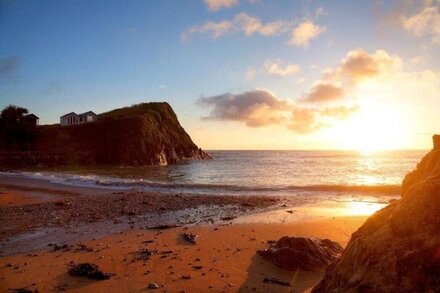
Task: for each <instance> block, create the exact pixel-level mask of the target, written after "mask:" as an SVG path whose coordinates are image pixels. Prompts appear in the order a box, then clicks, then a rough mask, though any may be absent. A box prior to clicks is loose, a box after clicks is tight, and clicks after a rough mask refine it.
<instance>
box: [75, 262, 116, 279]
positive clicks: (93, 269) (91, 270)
mask: <svg viewBox="0 0 440 293" xmlns="http://www.w3.org/2000/svg"><path fill="white" fill-rule="evenodd" d="M69 275H71V276H74V277H87V278H89V279H93V280H108V279H110V278H111V274H107V273H104V272H102V271H100V270H99V267H98V266H97V265H95V264H90V263H82V264H77V265H73V266H72V267H71V268H70V269H69Z"/></svg>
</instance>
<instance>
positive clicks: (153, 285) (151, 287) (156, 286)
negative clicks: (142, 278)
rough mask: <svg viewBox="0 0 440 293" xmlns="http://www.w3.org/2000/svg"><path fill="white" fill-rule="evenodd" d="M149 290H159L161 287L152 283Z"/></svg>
mask: <svg viewBox="0 0 440 293" xmlns="http://www.w3.org/2000/svg"><path fill="white" fill-rule="evenodd" d="M148 289H159V285H157V284H156V283H150V284H148Z"/></svg>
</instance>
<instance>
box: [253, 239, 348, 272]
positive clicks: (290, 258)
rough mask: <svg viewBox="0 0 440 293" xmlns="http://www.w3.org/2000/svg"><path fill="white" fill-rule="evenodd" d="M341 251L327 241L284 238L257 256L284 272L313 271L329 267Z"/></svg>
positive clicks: (336, 245)
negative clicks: (284, 270)
mask: <svg viewBox="0 0 440 293" xmlns="http://www.w3.org/2000/svg"><path fill="white" fill-rule="evenodd" d="M342 250H343V248H342V246H341V245H339V244H338V243H337V242H334V241H331V240H329V239H315V238H303V237H287V236H285V237H282V238H281V239H279V240H278V241H277V242H276V243H275V244H273V245H271V246H270V248H269V249H264V250H258V254H260V255H261V256H262V257H263V258H264V259H267V260H269V261H270V262H272V263H273V264H275V265H277V266H279V267H281V268H283V269H286V270H291V271H294V270H297V269H300V270H308V271H313V270H316V269H319V268H322V267H325V266H327V265H329V264H330V263H331V262H332V261H333V260H335V259H336V258H338V257H339V256H340V255H341V253H342Z"/></svg>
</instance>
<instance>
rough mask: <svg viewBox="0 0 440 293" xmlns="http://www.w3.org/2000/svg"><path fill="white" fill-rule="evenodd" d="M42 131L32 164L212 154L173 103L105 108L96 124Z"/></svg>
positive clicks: (155, 160)
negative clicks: (193, 137)
mask: <svg viewBox="0 0 440 293" xmlns="http://www.w3.org/2000/svg"><path fill="white" fill-rule="evenodd" d="M37 131H38V133H37V140H36V142H35V144H34V149H33V154H37V155H38V156H37V157H38V158H37V159H34V160H32V152H31V153H30V154H29V155H28V156H30V157H31V158H30V159H29V158H28V159H26V160H27V161H28V164H32V163H33V164H40V163H43V164H48V165H50V164H52V165H63V164H64V165H168V164H174V163H177V162H179V161H182V160H185V159H207V158H210V157H209V155H208V154H207V153H205V152H204V151H202V150H201V149H199V148H198V147H197V146H196V145H195V144H194V143H193V141H192V140H191V138H190V136H189V135H188V134H187V133H186V132H185V130H184V129H183V128H182V126H181V125H180V124H179V121H178V119H177V116H176V114H175V113H174V111H173V109H172V108H171V106H170V105H169V104H168V103H143V104H139V105H135V106H132V107H127V108H122V109H116V110H113V111H110V112H107V113H103V114H101V115H99V118H98V121H97V122H95V123H89V124H83V125H77V126H67V127H60V126H59V125H49V126H41V127H39V128H38V129H37ZM44 154H46V159H45V160H44V157H45V155H44ZM51 158H52V159H51ZM55 158H56V159H55Z"/></svg>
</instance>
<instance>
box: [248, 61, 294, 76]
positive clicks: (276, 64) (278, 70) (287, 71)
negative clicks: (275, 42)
mask: <svg viewBox="0 0 440 293" xmlns="http://www.w3.org/2000/svg"><path fill="white" fill-rule="evenodd" d="M299 70H300V68H299V66H298V65H296V64H289V63H285V62H283V60H281V59H275V60H270V59H268V60H266V61H264V63H263V64H262V65H261V66H260V67H258V68H253V67H250V68H248V70H247V72H246V79H247V80H249V79H252V78H253V77H254V76H255V75H256V74H265V75H272V76H279V77H285V76H288V75H292V74H295V73H297V72H298V71H299Z"/></svg>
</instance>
